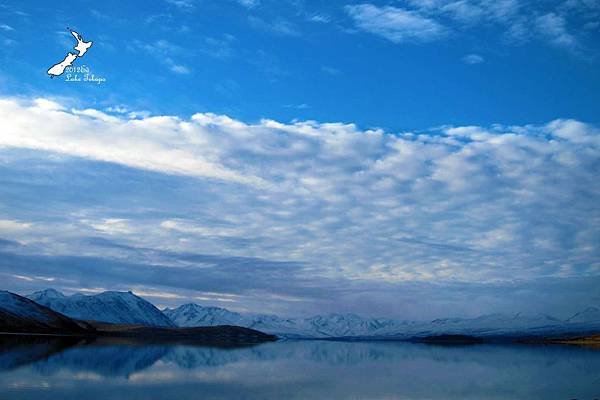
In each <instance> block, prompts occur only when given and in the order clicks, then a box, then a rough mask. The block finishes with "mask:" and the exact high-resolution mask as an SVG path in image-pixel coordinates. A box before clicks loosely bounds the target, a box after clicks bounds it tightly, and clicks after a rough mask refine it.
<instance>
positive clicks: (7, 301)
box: [0, 291, 92, 333]
mask: <svg viewBox="0 0 600 400" xmlns="http://www.w3.org/2000/svg"><path fill="white" fill-rule="evenodd" d="M91 329H92V328H91V327H90V326H89V325H87V324H85V323H79V322H77V321H73V320H72V319H70V318H68V317H66V316H64V315H62V314H60V313H58V312H55V311H53V310H51V309H50V308H48V307H44V306H41V305H39V304H38V303H36V302H34V301H32V300H29V299H28V298H26V297H22V296H19V295H18V294H14V293H11V292H6V291H0V332H39V333H52V332H61V333H65V332H70V333H75V332H77V333H82V332H85V331H88V330H91Z"/></svg>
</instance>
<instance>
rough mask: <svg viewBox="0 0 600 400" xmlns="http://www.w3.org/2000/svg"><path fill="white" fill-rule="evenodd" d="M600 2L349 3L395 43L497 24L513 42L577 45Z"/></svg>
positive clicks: (364, 22)
mask: <svg viewBox="0 0 600 400" xmlns="http://www.w3.org/2000/svg"><path fill="white" fill-rule="evenodd" d="M598 4H600V3H598V2H596V1H595V0H594V1H592V0H589V1H588V0H568V1H566V2H560V3H553V4H550V3H544V2H540V3H538V4H529V3H527V2H524V1H522V0H407V1H405V2H403V7H402V8H398V7H392V6H385V7H378V6H375V5H373V4H368V3H366V4H360V5H349V6H346V7H345V9H346V11H347V12H348V13H349V14H350V16H351V17H352V18H353V19H354V22H355V24H356V26H357V27H358V28H359V29H361V30H364V31H367V32H371V33H373V34H377V35H379V36H383V37H385V38H387V39H389V40H391V41H393V42H395V43H403V42H410V41H431V40H437V39H443V38H444V37H447V36H448V35H447V33H449V32H450V31H452V32H460V33H466V32H469V31H470V30H473V29H481V28H489V27H490V26H495V27H497V28H499V29H500V30H501V32H502V37H503V38H504V40H506V41H508V42H512V43H525V42H528V41H532V40H543V41H545V42H547V43H550V44H552V45H554V46H558V47H562V48H566V49H569V50H574V49H576V48H577V47H579V46H580V42H581V39H582V38H585V36H586V35H585V33H584V32H583V31H585V30H586V29H595V28H594V27H595V26H596V20H597V17H598V10H600V6H599V5H598ZM569 27H570V29H569Z"/></svg>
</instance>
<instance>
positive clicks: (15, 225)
mask: <svg viewBox="0 0 600 400" xmlns="http://www.w3.org/2000/svg"><path fill="white" fill-rule="evenodd" d="M31 226H32V223H31V222H21V221H15V220H10V219H0V233H1V232H12V231H22V230H25V229H29V228H31Z"/></svg>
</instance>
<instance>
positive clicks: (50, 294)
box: [27, 288, 66, 299]
mask: <svg viewBox="0 0 600 400" xmlns="http://www.w3.org/2000/svg"><path fill="white" fill-rule="evenodd" d="M27 297H28V298H32V297H36V298H39V297H46V298H49V299H64V298H65V297H66V296H65V295H64V294H62V293H61V292H59V291H58V290H56V289H51V288H50V289H44V290H40V291H38V292H34V293H31V294H30V295H29V296H27Z"/></svg>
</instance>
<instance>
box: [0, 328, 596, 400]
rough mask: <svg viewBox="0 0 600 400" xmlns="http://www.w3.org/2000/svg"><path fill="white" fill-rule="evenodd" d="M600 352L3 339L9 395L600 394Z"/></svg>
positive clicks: (0, 375) (2, 381)
mask: <svg viewBox="0 0 600 400" xmlns="http://www.w3.org/2000/svg"><path fill="white" fill-rule="evenodd" d="M599 371H600V351H598V350H591V349H584V348H575V347H566V346H565V347H563V346H498V345H476V346H463V347H442V346H430V345H421V344H408V343H350V342H326V341H297V342H293V341H290V342H276V343H266V344H261V345H256V346H250V347H233V348H217V347H206V346H204V347H201V346H190V345H173V344H169V345H165V344H147V343H135V342H124V341H117V342H114V341H106V340H104V341H80V340H73V339H56V338H37V339H30V340H25V339H23V338H18V337H9V338H6V337H4V338H2V339H0V398H11V399H44V398H48V399H50V398H61V399H69V398H92V399H96V398H97V399H100V398H102V399H104V398H119V399H121V398H122V399H128V398H144V399H155V398H156V399H163V398H171V397H172V398H178V399H187V398H189V399H194V398H199V397H201V398H248V399H254V398H256V399H271V398H272V399H279V398H289V399H294V398H299V399H304V398H328V399H331V398H344V399H346V398H360V399H364V398H374V399H377V398H404V399H425V398H427V399H465V398H468V399H480V398H487V399H530V398H544V399H565V400H566V399H572V398H578V399H590V400H592V399H595V398H598V397H599V396H600V372H599Z"/></svg>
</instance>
